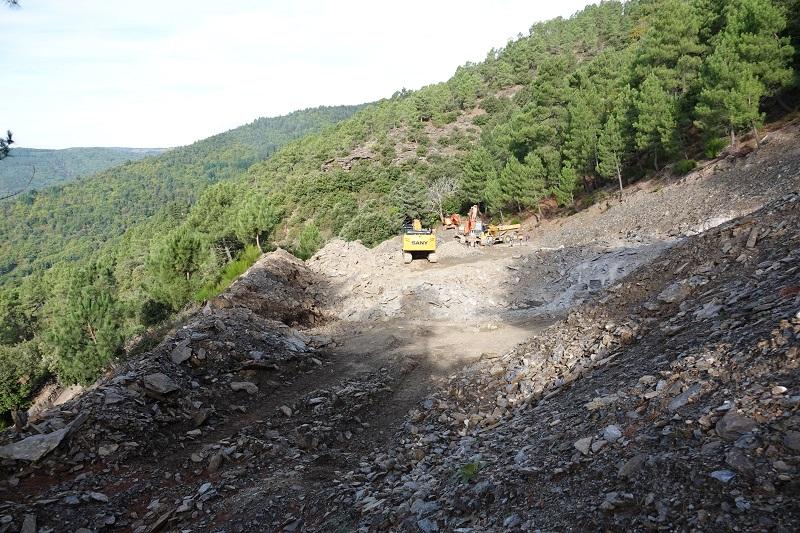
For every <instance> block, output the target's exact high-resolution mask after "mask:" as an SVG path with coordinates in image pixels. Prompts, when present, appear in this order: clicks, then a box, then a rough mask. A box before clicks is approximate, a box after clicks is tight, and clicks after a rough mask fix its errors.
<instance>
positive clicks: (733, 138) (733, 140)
mask: <svg viewBox="0 0 800 533" xmlns="http://www.w3.org/2000/svg"><path fill="white" fill-rule="evenodd" d="M734 150H736V131H734V129H733V128H731V152H733V151H734Z"/></svg>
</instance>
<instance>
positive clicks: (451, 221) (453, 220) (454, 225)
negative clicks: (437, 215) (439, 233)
mask: <svg viewBox="0 0 800 533" xmlns="http://www.w3.org/2000/svg"><path fill="white" fill-rule="evenodd" d="M460 224H461V217H460V216H459V215H458V213H453V214H451V215H447V216H446V217H444V218H443V219H442V226H443V227H444V229H458V226H459V225H460Z"/></svg>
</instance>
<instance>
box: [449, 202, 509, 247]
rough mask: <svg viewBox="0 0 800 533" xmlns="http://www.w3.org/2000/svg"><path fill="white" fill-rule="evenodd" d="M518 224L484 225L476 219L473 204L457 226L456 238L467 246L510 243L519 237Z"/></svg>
mask: <svg viewBox="0 0 800 533" xmlns="http://www.w3.org/2000/svg"><path fill="white" fill-rule="evenodd" d="M520 227H521V225H520V224H489V225H488V226H486V225H484V224H483V222H482V221H481V220H479V219H478V206H477V205H473V206H472V207H471V208H470V210H469V216H468V217H467V221H466V223H465V224H464V225H463V226H461V227H459V231H458V233H457V234H456V238H457V239H458V240H459V241H460V242H461V243H463V244H466V245H468V246H478V245H479V244H480V245H481V246H491V245H493V244H497V243H501V242H502V243H506V244H512V243H513V242H514V241H517V240H519V239H520V233H519V230H520Z"/></svg>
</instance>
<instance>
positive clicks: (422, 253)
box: [403, 218, 438, 264]
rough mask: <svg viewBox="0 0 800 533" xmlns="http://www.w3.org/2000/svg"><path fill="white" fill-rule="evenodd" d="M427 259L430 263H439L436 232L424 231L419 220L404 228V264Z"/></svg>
mask: <svg viewBox="0 0 800 533" xmlns="http://www.w3.org/2000/svg"><path fill="white" fill-rule="evenodd" d="M422 258H426V259H427V260H428V261H429V262H431V263H435V262H437V261H438V258H437V256H436V231H435V230H432V229H424V228H423V227H422V223H421V222H420V221H419V219H416V218H415V219H414V220H413V221H412V222H411V224H407V225H406V226H404V227H403V263H405V264H408V263H410V262H411V261H413V260H414V259H422Z"/></svg>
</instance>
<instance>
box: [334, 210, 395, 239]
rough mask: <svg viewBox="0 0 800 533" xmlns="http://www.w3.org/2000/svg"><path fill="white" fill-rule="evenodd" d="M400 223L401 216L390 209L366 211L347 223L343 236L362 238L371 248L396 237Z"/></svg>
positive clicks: (346, 237)
mask: <svg viewBox="0 0 800 533" xmlns="http://www.w3.org/2000/svg"><path fill="white" fill-rule="evenodd" d="M400 223H401V220H400V217H399V216H397V215H396V214H394V213H392V212H389V211H388V210H376V211H365V212H362V213H359V214H358V215H356V216H355V217H353V218H352V219H351V220H350V222H348V223H347V224H345V226H344V228H342V233H341V237H342V238H344V239H347V240H348V241H355V240H360V241H361V242H362V243H363V244H364V246H368V247H370V248H371V247H373V246H375V245H376V244H379V243H381V242H383V241H385V240H386V239H390V238H391V237H394V236H395V235H396V234H397V232H398V231H399V230H400Z"/></svg>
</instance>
